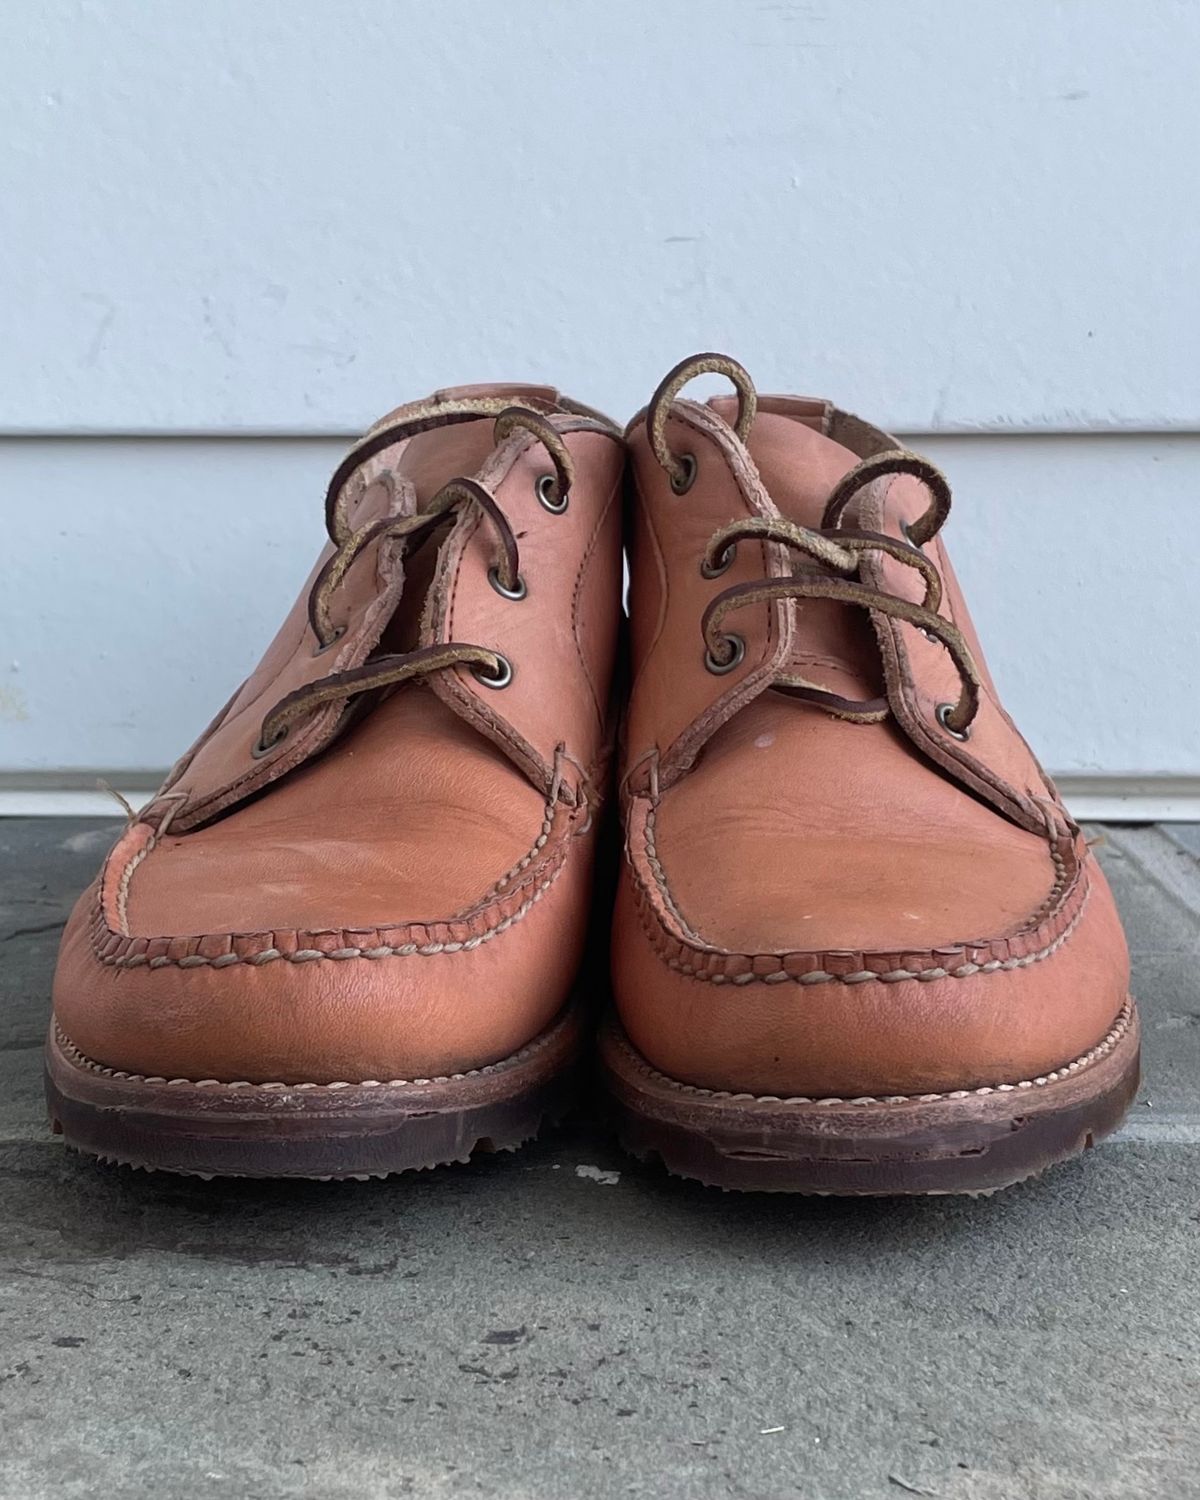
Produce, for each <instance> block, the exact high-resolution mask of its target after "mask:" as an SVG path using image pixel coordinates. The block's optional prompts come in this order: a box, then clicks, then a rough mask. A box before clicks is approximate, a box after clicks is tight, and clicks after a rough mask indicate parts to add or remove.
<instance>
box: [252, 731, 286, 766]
mask: <svg viewBox="0 0 1200 1500" xmlns="http://www.w3.org/2000/svg"><path fill="white" fill-rule="evenodd" d="M289 729H290V726H289V725H287V724H281V725H280V726H279V728H278V729H277V730H276V732H275V734H274V735H273V736H272V737H271V739H269V740H267V741H266V742H265V743H264V741H263V738H262V735H261V734H260V735H259V737H258V743H257V744H256V745H251V747H250V756H251V758H252V759H253V760H261V759H262V758H263V756H264V755H270V753H271V751H272V750H274V749H275V747H276V746H277V745H282V744H283V742H284V740H286V739H287V737H288V731H289Z"/></svg>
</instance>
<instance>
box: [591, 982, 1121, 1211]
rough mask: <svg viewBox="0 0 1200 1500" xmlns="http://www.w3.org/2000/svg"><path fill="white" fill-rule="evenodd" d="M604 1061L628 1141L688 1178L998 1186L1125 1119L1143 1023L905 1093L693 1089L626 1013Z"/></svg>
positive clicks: (918, 1187)
mask: <svg viewBox="0 0 1200 1500" xmlns="http://www.w3.org/2000/svg"><path fill="white" fill-rule="evenodd" d="M600 1066H601V1074H602V1079H603V1082H604V1086H605V1088H606V1089H607V1091H608V1093H609V1095H610V1097H611V1099H612V1103H613V1108H614V1111H615V1115H616V1127H617V1134H618V1137H619V1139H620V1141H621V1144H622V1145H623V1146H624V1147H625V1149H626V1150H627V1151H629V1152H630V1153H631V1154H632V1155H633V1156H636V1157H639V1158H641V1159H642V1160H652V1159H656V1158H657V1159H658V1160H660V1161H661V1162H662V1164H663V1165H664V1166H665V1167H666V1169H667V1170H668V1171H669V1172H672V1173H674V1174H675V1175H677V1176H680V1177H688V1178H692V1179H693V1180H695V1181H697V1182H702V1183H706V1184H707V1185H709V1186H712V1187H720V1188H726V1189H733V1190H737V1191H751V1192H775V1193H814V1194H836V1195H869V1196H891V1195H904V1194H932V1193H967V1194H987V1193H992V1192H995V1191H996V1190H997V1189H999V1188H1004V1187H1009V1186H1011V1185H1012V1184H1013V1183H1017V1182H1022V1181H1024V1180H1025V1179H1026V1178H1029V1177H1034V1176H1036V1175H1037V1174H1038V1173H1039V1172H1042V1171H1044V1170H1045V1169H1046V1168H1047V1167H1050V1166H1052V1165H1054V1164H1055V1163H1056V1162H1060V1161H1066V1160H1068V1159H1069V1158H1070V1157H1073V1156H1077V1155H1079V1154H1080V1153H1081V1152H1082V1151H1085V1150H1086V1149H1087V1148H1088V1147H1090V1146H1093V1145H1095V1144H1096V1142H1098V1141H1100V1140H1101V1139H1103V1137H1104V1136H1106V1135H1108V1134H1110V1133H1111V1132H1112V1131H1113V1130H1115V1129H1116V1128H1117V1126H1118V1125H1119V1124H1120V1123H1121V1120H1122V1119H1123V1117H1124V1115H1125V1113H1126V1111H1127V1110H1128V1108H1129V1106H1130V1104H1131V1103H1132V1102H1133V1099H1134V1096H1135V1094H1136V1093H1137V1088H1138V1084H1139V1082H1140V1078H1141V1067H1140V1028H1139V1022H1138V1014H1137V1008H1136V1006H1135V1005H1134V1003H1133V1001H1132V1000H1130V1001H1129V1002H1127V1005H1126V1008H1125V1009H1124V1010H1123V1011H1122V1013H1121V1017H1119V1018H1118V1021H1117V1023H1116V1025H1115V1026H1114V1028H1113V1031H1112V1032H1110V1033H1109V1037H1107V1038H1105V1041H1104V1042H1103V1043H1101V1044H1100V1046H1099V1047H1097V1048H1094V1049H1093V1051H1092V1053H1089V1054H1087V1057H1086V1058H1084V1059H1080V1060H1078V1061H1077V1062H1076V1063H1073V1064H1070V1065H1068V1066H1067V1067H1065V1068H1063V1069H1061V1070H1058V1076H1056V1077H1055V1078H1053V1079H1050V1080H1043V1081H1042V1082H1040V1083H1038V1082H1036V1081H1034V1080H1030V1081H1028V1082H1027V1083H1025V1084H1020V1085H1015V1084H1014V1085H1005V1086H1004V1087H997V1088H995V1089H983V1090H980V1089H974V1090H956V1091H954V1093H950V1094H941V1095H937V1096H925V1097H911V1098H904V1099H885V1098H880V1099H871V1100H862V1099H827V1100H819V1101H818V1100H810V1099H801V1100H790V1099H778V1098H773V1097H756V1096H754V1095H750V1094H728V1093H714V1092H712V1091H710V1090H706V1089H698V1088H693V1087H692V1086H690V1085H688V1084H684V1083H681V1082H679V1081H678V1080H676V1079H672V1078H668V1077H667V1076H666V1075H665V1074H663V1073H660V1072H658V1071H657V1070H656V1069H655V1068H653V1067H651V1065H650V1064H649V1063H648V1062H647V1061H646V1060H645V1058H643V1057H642V1056H641V1055H640V1054H639V1053H638V1052H636V1051H635V1049H634V1048H633V1046H632V1045H631V1044H630V1042H629V1040H628V1038H627V1037H626V1036H625V1033H624V1032H623V1030H622V1029H621V1027H620V1024H619V1023H618V1022H617V1021H616V1020H615V1019H610V1020H609V1021H607V1022H606V1023H605V1025H604V1028H603V1030H602V1032H601V1036H600Z"/></svg>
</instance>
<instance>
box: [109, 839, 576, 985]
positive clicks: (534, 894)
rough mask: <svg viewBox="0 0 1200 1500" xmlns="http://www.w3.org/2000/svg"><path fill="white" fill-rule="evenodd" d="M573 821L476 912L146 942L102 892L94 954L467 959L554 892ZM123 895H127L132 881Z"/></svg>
mask: <svg viewBox="0 0 1200 1500" xmlns="http://www.w3.org/2000/svg"><path fill="white" fill-rule="evenodd" d="M576 821H577V820H576V819H575V818H573V817H572V818H571V819H570V821H569V823H568V826H567V827H566V829H565V830H564V831H563V832H562V833H561V834H560V836H559V837H558V838H557V839H554V840H549V839H543V837H542V835H541V834H539V842H536V843H535V845H534V848H533V850H532V851H531V854H532V856H533V857H532V859H531V860H530V862H529V863H528V864H527V866H526V867H525V868H524V869H523V870H521V872H520V875H519V877H518V878H507V877H506V879H505V881H504V882H503V884H502V888H500V889H498V890H496V891H495V892H494V894H492V896H491V899H490V900H488V899H485V900H484V901H483V902H481V903H480V904H479V905H477V906H476V907H474V908H471V909H468V910H466V911H464V912H463V913H462V914H459V915H456V916H453V917H449V918H446V919H445V920H434V921H428V922H403V923H397V924H394V925H384V926H377V927H370V928H361V927H345V928H329V929H322V930H310V931H305V930H296V929H287V930H279V929H274V930H264V931H257V932H246V933H229V932H226V933H205V934H198V935H188V936H174V937H166V936H164V937H145V936H137V935H134V934H132V933H128V932H117V931H114V930H113V928H112V927H111V926H110V925H109V923H108V921H107V919H106V918H105V915H104V908H103V902H102V896H101V894H100V893H98V895H97V900H96V902H95V904H94V906H93V908H92V914H91V920H90V930H89V936H90V940H91V946H92V951H93V953H94V955H95V957H96V959H97V960H98V961H99V962H100V963H102V964H104V965H105V966H106V967H118V968H123V969H134V968H152V969H155V968H164V967H168V966H175V967H178V968H217V969H220V968H226V967H231V966H232V965H235V964H254V965H261V964H266V963H272V962H275V961H279V960H282V961H285V962H289V963H315V962H322V961H332V962H345V961H348V960H351V959H367V960H374V959H383V958H407V957H431V956H434V955H439V954H446V953H458V952H464V951H466V952H469V951H472V950H473V949H475V948H478V947H480V946H482V945H483V944H484V943H487V942H491V941H493V940H494V939H495V938H497V937H499V936H501V935H502V934H503V933H505V932H507V931H508V930H509V929H510V928H511V927H514V926H515V925H516V924H517V923H518V922H520V921H521V920H522V919H523V918H524V917H525V916H526V915H527V914H528V913H529V912H530V911H531V910H532V909H533V908H534V907H535V906H536V905H537V904H538V902H539V901H541V899H542V898H543V896H545V895H546V893H547V892H548V891H549V890H550V889H551V887H552V886H553V885H554V883H555V882H556V881H557V879H558V877H559V876H560V875H561V873H562V871H563V869H564V868H565V866H566V862H567V859H568V856H569V854H570V850H571V845H572V843H573V842H574V840H575V838H576V836H577V830H576V827H575V823H576ZM543 831H544V830H543ZM148 852H149V850H148V849H143V850H142V851H140V852H139V854H135V855H134V856H133V860H136V861H138V862H140V860H141V859H144V858H145V856H146V854H147V853H148ZM132 862H133V861H131V863H132ZM127 868H128V867H127ZM122 879H123V880H124V876H123V877H122ZM124 888H127V882H125V887H124ZM101 889H102V888H101Z"/></svg>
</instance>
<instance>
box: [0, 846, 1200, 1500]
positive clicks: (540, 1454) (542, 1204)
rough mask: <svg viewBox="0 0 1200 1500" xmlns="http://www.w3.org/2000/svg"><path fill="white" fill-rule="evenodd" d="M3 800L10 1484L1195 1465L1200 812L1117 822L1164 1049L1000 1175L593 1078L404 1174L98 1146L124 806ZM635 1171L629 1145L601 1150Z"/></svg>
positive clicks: (353, 1483)
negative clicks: (62, 1131) (641, 1140)
mask: <svg viewBox="0 0 1200 1500" xmlns="http://www.w3.org/2000/svg"><path fill="white" fill-rule="evenodd" d="M111 832H112V826H111V825H108V824H98V823H84V822H79V823H66V822H62V821H57V822H21V821H17V820H14V821H10V822H7V823H0V957H2V958H3V963H2V964H0V998H2V1004H0V1180H2V1184H3V1186H2V1195H0V1496H3V1497H4V1500H40V1497H43V1496H45V1497H49V1496H53V1497H55V1500H60V1497H61V1500H70V1497H76V1496H88V1497H91V1496H103V1497H105V1500H121V1497H125V1496H129V1497H143V1496H146V1497H149V1496H154V1497H167V1500H193V1497H195V1500H202V1497H205V1500H206V1497H225V1496H234V1497H254V1500H275V1497H287V1496H299V1495H305V1496H314V1497H328V1500H375V1497H379V1500H385V1497H386V1500H392V1497H401V1496H433V1497H443V1496H503V1497H539V1500H540V1497H554V1500H558V1497H563V1500H590V1497H599V1496H610V1495H611V1496H654V1497H658V1496H672V1497H673V1496H679V1497H686V1500H708V1497H716V1496H735V1497H752V1500H775V1497H806V1500H871V1497H876V1496H878V1497H880V1500H902V1497H903V1496H904V1495H906V1494H922V1495H936V1496H943V1497H948V1500H955V1497H958V1500H968V1497H970V1500H975V1497H987V1500H1068V1497H1069V1500H1109V1497H1125V1496H1156V1497H1157V1496H1163V1497H1171V1500H1188V1497H1192V1496H1200V1429H1198V1426H1197V1415H1198V1407H1200V1282H1198V1277H1197V1267H1198V1264H1200V1066H1198V1065H1200V990H1198V988H1197V983H1196V979H1195V973H1196V968H1197V960H1198V959H1200V915H1198V914H1200V861H1198V856H1200V838H1197V833H1196V831H1195V830H1192V831H1190V832H1189V831H1186V830H1184V831H1174V832H1167V831H1164V830H1159V829H1153V828H1141V829H1110V830H1109V831H1108V834H1107V842H1106V845H1105V847H1104V850H1103V857H1104V859H1105V863H1106V864H1107V867H1108V870H1109V873H1110V875H1111V877H1112V878H1113V881H1114V884H1115V887H1116V890H1117V893H1118V898H1119V900H1120V902H1121V906H1122V909H1123V911H1124V914H1125V917H1126V920H1127V923H1128V926H1129V930H1130V936H1131V941H1132V945H1133V948H1134V952H1135V966H1136V988H1137V992H1138V994H1139V995H1140V997H1141V999H1142V1001H1143V1004H1144V1007H1145V1014H1146V1022H1147V1084H1146V1087H1145V1089H1144V1091H1143V1094H1142V1096H1141V1099H1140V1101H1139V1103H1138V1105H1137V1107H1136V1108H1135V1110H1134V1112H1133V1114H1132V1116H1131V1118H1130V1121H1129V1123H1128V1125H1127V1126H1126V1127H1125V1128H1124V1130H1123V1131H1122V1133H1121V1135H1120V1136H1119V1137H1118V1138H1117V1139H1116V1140H1115V1141H1114V1142H1113V1143H1112V1144H1110V1145H1108V1146H1106V1147H1104V1148H1102V1149H1101V1150H1100V1151H1098V1152H1095V1153H1093V1154H1092V1155H1091V1156H1090V1157H1089V1158H1088V1159H1087V1160H1084V1161H1081V1162H1078V1163H1075V1164H1072V1165H1069V1166H1065V1167H1061V1168H1059V1169H1057V1170H1056V1171H1054V1172H1052V1173H1051V1174H1049V1175H1048V1176H1047V1177H1045V1178H1044V1179H1042V1180H1041V1181H1040V1182H1037V1183H1033V1184H1028V1185H1026V1186H1024V1187H1021V1188H1017V1189H1014V1190H1012V1191H1010V1192H1008V1193H1006V1194H1001V1195H998V1196H996V1197H994V1198H990V1199H986V1200H980V1201H958V1200H953V1199H929V1200H917V1201H905V1202H895V1203H889V1202H874V1201H864V1202H854V1201H848V1202H842V1201H837V1200H813V1201H808V1200H791V1199H786V1198H738V1197H732V1196H724V1195H722V1194H720V1193H716V1192H712V1191H709V1190H705V1189H700V1188H696V1187H692V1186H689V1185H687V1184H684V1183H680V1182H677V1181H673V1180H671V1179H668V1178H666V1177H665V1176H663V1175H662V1174H661V1173H660V1172H659V1171H657V1170H650V1169H647V1168H642V1167H639V1166H637V1165H636V1164H634V1163H631V1162H629V1161H627V1160H626V1159H624V1158H623V1157H622V1156H621V1155H620V1154H619V1152H618V1151H617V1150H616V1149H615V1148H614V1146H613V1145H612V1143H611V1141H610V1140H609V1138H608V1136H607V1135H606V1134H605V1132H604V1130H603V1128H602V1127H601V1126H600V1125H599V1124H598V1123H596V1122H595V1121H594V1120H592V1119H590V1118H589V1117H588V1116H587V1114H585V1116H584V1118H583V1119H582V1120H581V1121H577V1122H576V1123H575V1124H573V1125H572V1126H570V1127H569V1128H567V1129H565V1130H563V1131H562V1132H560V1133H558V1134H556V1135H554V1136H553V1137H552V1138H550V1139H547V1140H545V1141H543V1142H541V1143H538V1144H535V1145H534V1146H532V1147H530V1148H528V1149H526V1150H525V1151H523V1152H521V1153H519V1154H517V1155H513V1156H505V1157H500V1158H495V1159H491V1160H485V1161H482V1162H480V1163H478V1164H476V1165H473V1166H471V1167H469V1168H455V1169H447V1170H443V1171H438V1172H434V1173H429V1174H425V1175H423V1176H421V1177H419V1178H412V1179H399V1180H392V1181H388V1182H382V1183H348V1184H309V1185H300V1186H288V1185H277V1184H268V1185H265V1186H264V1185H254V1184H247V1183H236V1182H234V1183H207V1184H206V1183H202V1182H197V1181H191V1180H188V1179H172V1178H170V1177H160V1176H150V1175H144V1174H135V1173H131V1172H128V1171H117V1170H109V1169H102V1168H98V1167H96V1166H94V1165H92V1164H90V1163H88V1162H86V1161H83V1160H80V1159H77V1158H75V1157H74V1156H72V1155H70V1154H69V1153H67V1152H66V1151H65V1150H64V1149H63V1148H62V1146H61V1144H59V1143H58V1142H57V1141H56V1140H54V1139H52V1138H51V1137H50V1136H49V1135H48V1134H47V1131H46V1129H45V1125H44V1122H43V1116H42V1106H41V1097H40V1089H41V1084H40V1066H41V1063H40V1056H39V1048H40V1046H41V1041H42V1032H43V1028H44V1026H45V1021H46V1014H47V1006H48V999H47V997H48V990H49V981H50V974H51V967H52V964H53V960H54V953H55V946H56V942H57V929H58V927H59V924H60V923H61V921H62V919H63V917H64V915H65V913H66V911H67V909H68V906H69V904H70V901H71V899H72V898H73V897H74V895H75V892H76V891H77V889H78V888H79V887H80V886H81V885H82V884H83V883H84V882H85V880H86V878H87V877H88V876H89V875H90V873H91V871H92V868H93V867H94V865H95V863H96V862H97V860H98V859H99V857H100V855H101V853H102V852H103V849H104V848H105V846H106V844H107V842H108V840H109V837H110V836H111ZM609 1174H611V1175H609Z"/></svg>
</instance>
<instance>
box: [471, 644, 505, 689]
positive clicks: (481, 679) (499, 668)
mask: <svg viewBox="0 0 1200 1500" xmlns="http://www.w3.org/2000/svg"><path fill="white" fill-rule="evenodd" d="M496 657H497V661H496V670H495V672H489V671H488V670H487V668H486V667H483V666H481V665H479V663H477V662H476V663H474V664H472V665H471V666H470V667H469V668H468V669H467V670H468V671H469V672H470V674H471V676H472V677H474V679H475V681H476V682H478V683H479V684H480V685H481V686H482V687H489V688H506V687H507V686H508V685H509V683H510V682H511V681H512V680H513V669H512V662H510V661H509V659H508V657H507V656H501V655H500V653H499V652H498V651H497V653H496Z"/></svg>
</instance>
